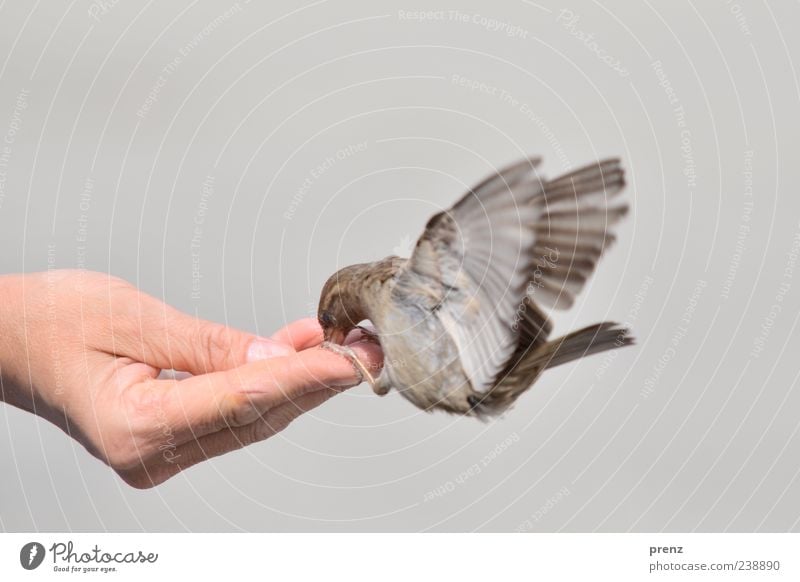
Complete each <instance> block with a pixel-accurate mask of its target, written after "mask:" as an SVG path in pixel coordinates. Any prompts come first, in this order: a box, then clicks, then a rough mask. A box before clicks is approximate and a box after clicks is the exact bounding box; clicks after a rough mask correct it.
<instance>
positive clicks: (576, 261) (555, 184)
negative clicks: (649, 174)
mask: <svg viewBox="0 0 800 582" xmlns="http://www.w3.org/2000/svg"><path fill="white" fill-rule="evenodd" d="M624 186H625V175H624V172H623V170H622V167H621V166H620V162H619V160H618V159H608V160H603V161H600V162H596V163H594V164H590V165H588V166H584V167H583V168H580V169H578V170H575V171H573V172H570V173H568V174H565V175H563V176H559V177H558V178H555V179H554V180H550V181H548V182H547V183H546V184H545V186H544V192H543V195H542V196H540V197H538V198H537V199H536V201H535V205H536V208H537V223H536V226H535V231H536V246H535V247H534V249H533V254H534V257H535V266H534V270H533V274H532V277H531V285H530V287H529V291H530V292H529V297H530V298H531V299H533V300H534V301H536V302H537V303H540V304H542V305H544V306H546V307H551V308H557V309H566V308H568V307H570V306H571V305H572V303H573V302H574V300H575V296H576V295H577V294H578V293H579V292H580V291H581V289H583V286H584V284H585V283H586V280H587V279H588V278H589V275H591V274H592V272H593V271H594V269H595V267H596V266H597V261H598V260H599V258H600V256H601V255H602V254H603V251H604V250H605V249H606V248H607V247H608V246H609V245H610V244H611V243H612V242H613V241H614V240H615V236H614V233H613V228H612V227H613V226H614V225H616V224H617V222H619V220H620V219H621V218H622V217H623V216H625V214H627V212H628V205H627V204H625V203H622V204H617V205H613V204H612V201H613V200H614V196H615V195H616V194H618V193H619V192H620V191H621V190H622V188H623V187H624Z"/></svg>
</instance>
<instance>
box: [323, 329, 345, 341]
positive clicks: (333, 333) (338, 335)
mask: <svg viewBox="0 0 800 582" xmlns="http://www.w3.org/2000/svg"><path fill="white" fill-rule="evenodd" d="M324 337H325V341H326V342H330V343H332V344H338V345H342V344H343V343H344V340H345V338H346V337H347V332H346V331H345V330H343V329H339V328H336V327H332V328H329V329H326V330H324Z"/></svg>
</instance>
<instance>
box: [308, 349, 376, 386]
mask: <svg viewBox="0 0 800 582" xmlns="http://www.w3.org/2000/svg"><path fill="white" fill-rule="evenodd" d="M320 347H322V348H325V349H326V350H330V351H331V352H333V353H334V354H339V355H340V356H344V357H345V358H347V359H348V360H350V363H352V364H353V367H354V368H355V370H356V372H358V373H359V375H360V376H361V382H363V381H365V380H366V381H367V382H369V385H370V386H372V388H373V390H374V389H375V377H374V376H373V375H372V374H371V373H370V371H369V370H368V369H367V367H366V366H365V365H364V364H363V363H362V362H361V360H359V359H358V356H357V355H356V353H355V352H354V351H353V350H352V348H349V347H347V346H342V345H339V344H335V343H332V342H322V343H321V344H320ZM359 383H360V382H359Z"/></svg>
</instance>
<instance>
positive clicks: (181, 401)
mask: <svg viewBox="0 0 800 582" xmlns="http://www.w3.org/2000/svg"><path fill="white" fill-rule="evenodd" d="M350 347H351V348H353V350H354V351H355V352H356V354H357V356H358V358H359V360H360V361H361V362H363V363H364V364H365V365H366V366H368V367H370V368H371V369H375V370H378V369H380V366H381V365H382V362H383V354H382V353H381V351H380V348H379V347H378V346H376V345H375V344H369V343H359V344H353V345H352V346H350ZM360 380H361V376H360V373H359V372H357V371H356V369H355V367H354V366H353V364H352V363H351V362H350V360H349V359H347V358H345V357H343V356H340V355H338V354H334V353H333V352H330V351H328V350H325V349H321V348H312V349H309V350H305V351H303V352H297V353H294V354H291V355H289V356H282V357H277V358H272V359H269V360H263V361H259V362H253V363H249V364H246V365H244V366H240V367H239V368H235V369H233V370H228V371H226V372H216V373H212V374H205V375H203V376H194V377H192V378H187V379H186V380H182V381H180V382H174V381H169V380H154V381H150V382H149V383H148V384H149V385H147V386H145V387H143V389H144V390H148V394H149V396H148V397H150V398H155V399H157V407H158V409H159V414H160V416H161V417H162V420H163V421H164V422H166V423H167V424H168V425H169V427H171V432H172V433H173V434H174V435H175V438H176V440H177V442H179V443H184V442H187V441H189V440H193V439H196V438H197V437H200V436H204V435H207V434H211V433H214V432H217V431H219V430H222V429H225V428H230V427H240V426H244V425H246V424H250V423H251V422H254V421H255V420H256V419H257V418H258V417H260V416H261V415H262V414H264V413H265V412H266V411H268V410H271V409H273V408H275V407H276V406H280V405H281V404H284V403H286V402H292V401H294V400H296V399H298V398H300V397H301V396H304V395H305V394H308V393H311V392H314V391H317V390H320V389H323V388H327V387H340V388H341V387H348V386H353V385H355V384H357V383H358V382H359V381H360ZM154 436H155V439H154V440H155V441H156V442H157V440H158V434H155V435H154Z"/></svg>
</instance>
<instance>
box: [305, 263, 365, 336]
mask: <svg viewBox="0 0 800 582" xmlns="http://www.w3.org/2000/svg"><path fill="white" fill-rule="evenodd" d="M363 270H364V265H352V266H350V267H345V268H344V269H341V270H339V271H337V272H336V273H334V274H333V275H332V276H331V277H330V278H329V279H328V280H327V282H326V283H325V286H324V287H323V288H322V294H321V295H320V298H319V308H318V309H317V319H318V320H319V324H320V326H322V331H323V333H324V336H325V341H329V342H331V343H335V344H341V343H344V340H345V338H346V337H347V334H348V333H349V332H350V330H352V329H353V328H355V327H356V326H357V325H358V324H359V322H361V321H363V320H364V319H366V315H365V313H364V309H363V307H362V305H361V294H360V293H359V290H360V287H361V285H360V283H361V282H363V279H364V275H365V273H364V272H363Z"/></svg>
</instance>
